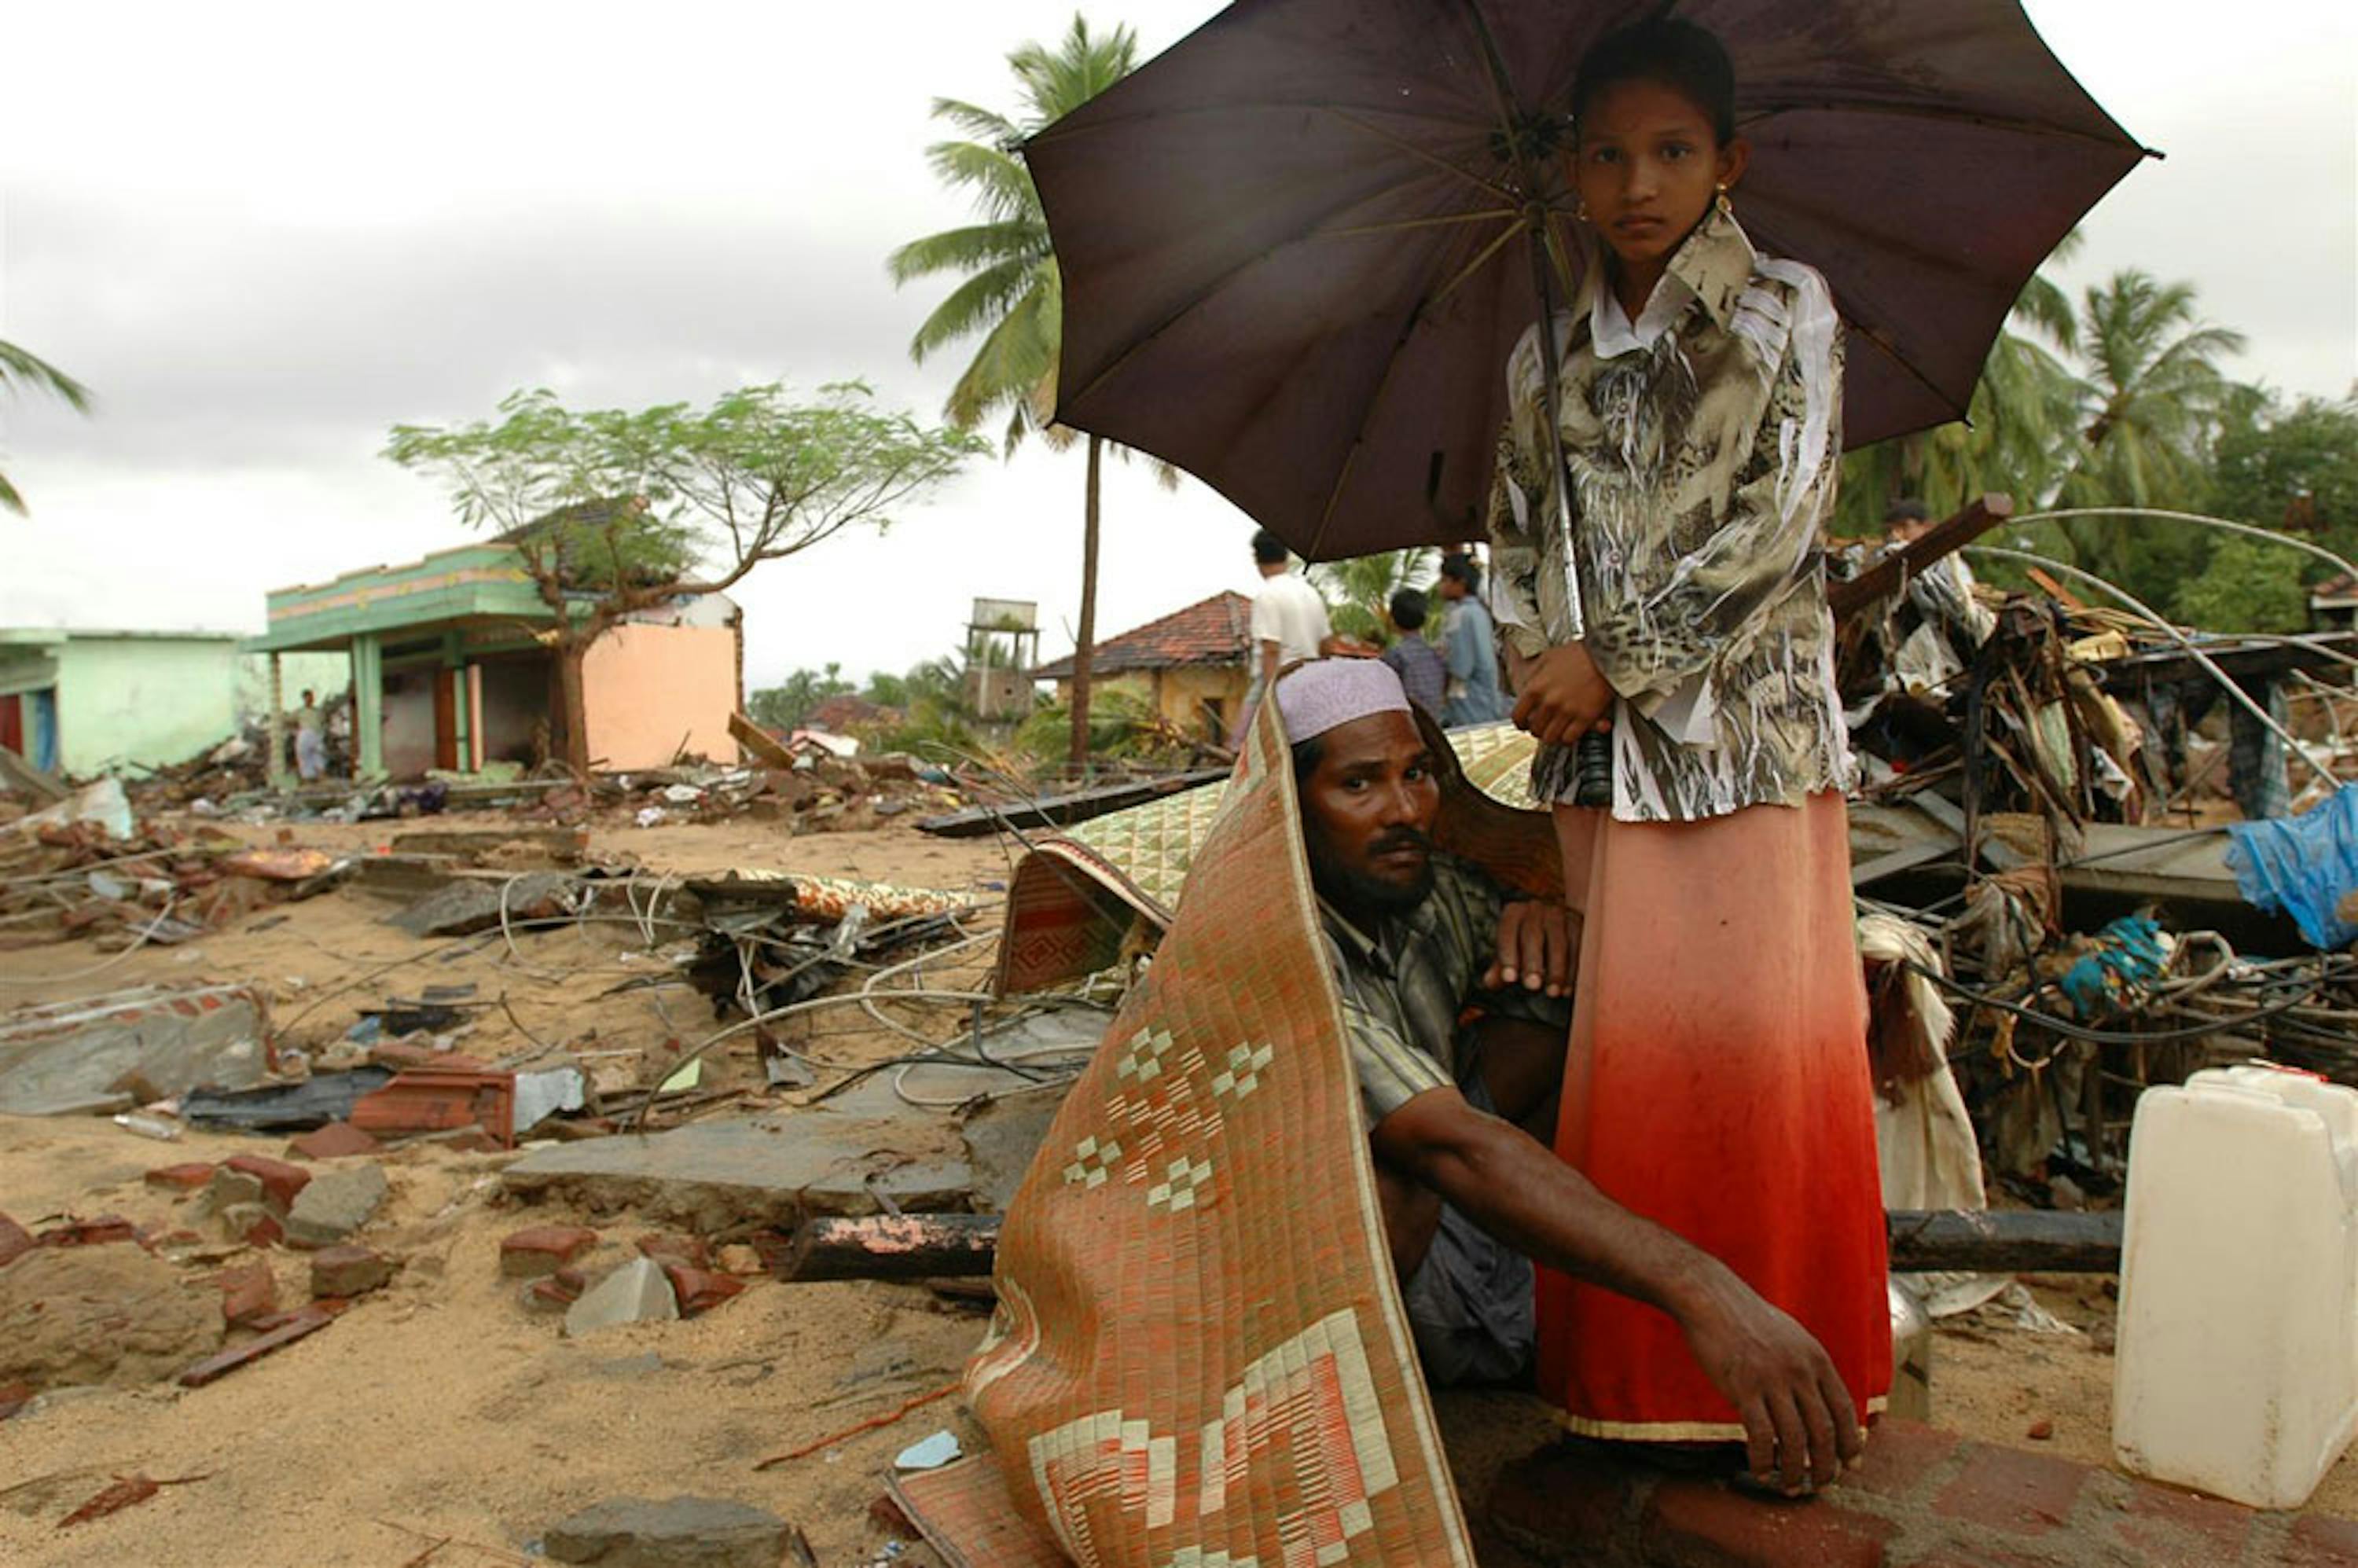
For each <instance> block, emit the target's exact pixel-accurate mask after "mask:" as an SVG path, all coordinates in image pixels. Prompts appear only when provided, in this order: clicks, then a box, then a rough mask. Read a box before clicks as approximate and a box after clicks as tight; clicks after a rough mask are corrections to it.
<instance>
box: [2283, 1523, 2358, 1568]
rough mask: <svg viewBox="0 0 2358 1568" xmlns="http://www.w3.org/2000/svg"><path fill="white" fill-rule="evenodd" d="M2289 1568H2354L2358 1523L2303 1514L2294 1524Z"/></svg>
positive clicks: (2357, 1546) (2357, 1557) (2289, 1544)
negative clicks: (2351, 1566)
mask: <svg viewBox="0 0 2358 1568" xmlns="http://www.w3.org/2000/svg"><path fill="white" fill-rule="evenodd" d="M2287 1544H2288V1547H2289V1548H2290V1550H2289V1551H2288V1552H2287V1553H2286V1555H2285V1563H2286V1564H2287V1568H2350V1564H2352V1563H2358V1524H2353V1523H2352V1522H2351V1521H2350V1520H2348V1519H2329V1518H2327V1517H2326V1516H2325V1515H2323V1514H2303V1515H2302V1516H2301V1517H2300V1518H2299V1519H2295V1520H2294V1521H2293V1526H2292V1539H2291V1541H2288V1543H2287Z"/></svg>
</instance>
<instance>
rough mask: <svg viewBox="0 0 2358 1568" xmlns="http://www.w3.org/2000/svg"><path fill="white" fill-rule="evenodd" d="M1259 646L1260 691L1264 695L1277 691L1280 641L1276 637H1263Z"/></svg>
mask: <svg viewBox="0 0 2358 1568" xmlns="http://www.w3.org/2000/svg"><path fill="white" fill-rule="evenodd" d="M1258 645H1259V647H1260V689H1261V690H1262V691H1263V692H1264V693H1268V692H1274V691H1276V690H1277V660H1278V641H1277V639H1276V638H1274V637H1263V638H1262V639H1261V640H1260V643H1259V644H1258Z"/></svg>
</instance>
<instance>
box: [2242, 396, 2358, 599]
mask: <svg viewBox="0 0 2358 1568" xmlns="http://www.w3.org/2000/svg"><path fill="white" fill-rule="evenodd" d="M2212 507H2213V509H2214V510H2216V511H2217V512H2218V513H2219V514H2221V515H2222V516H2225V517H2233V518H2235V519H2237V520H2238V521H2240V522H2244V523H2255V524H2259V525H2260V526H2261V527H2263V528H2281V529H2283V530H2285V531H2286V532H2288V533H2296V534H2301V535H2307V536H2309V537H2311V538H2314V539H2315V540H2316V541H2317V542H2318V543H2320V544H2321V545H2323V546H2325V547H2326V548H2328V549H2330V550H2333V551H2336V552H2337V553H2339V554H2341V555H2344V556H2348V555H2351V554H2352V553H2353V550H2358V400H2354V399H2343V400H2341V401H2338V402H2337V401H2332V400H2329V399H2326V398H2322V397H2304V398H2302V399H2301V400H2300V401H2299V403H2297V404H2295V405H2293V406H2291V407H2290V408H2286V407H2284V406H2282V405H2281V404H2279V403H2278V402H2277V400H2276V399H2274V398H2272V397H2269V396H2268V395H2266V394H2265V393H2261V394H2256V395H2253V396H2250V397H2246V398H2242V399H2238V400H2236V401H2235V402H2234V403H2233V404H2231V405H2230V406H2229V409H2228V413H2227V417H2226V418H2225V420H2224V421H2223V424H2222V426H2221V428H2220V431H2219V438H2218V443H2217V448H2216V450H2215V453H2214V455H2213V460H2212ZM2316 569H2317V570H2320V571H2321V570H2323V569H2324V568H2323V566H2322V564H2321V563H2320V564H2319V566H2318V567H2317V568H2316Z"/></svg>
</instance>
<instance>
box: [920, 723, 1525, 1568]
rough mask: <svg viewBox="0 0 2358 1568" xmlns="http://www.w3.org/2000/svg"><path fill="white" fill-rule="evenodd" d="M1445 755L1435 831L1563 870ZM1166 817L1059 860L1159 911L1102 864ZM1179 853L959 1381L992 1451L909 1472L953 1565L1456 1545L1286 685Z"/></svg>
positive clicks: (1443, 1556)
mask: <svg viewBox="0 0 2358 1568" xmlns="http://www.w3.org/2000/svg"><path fill="white" fill-rule="evenodd" d="M1442 773H1443V792H1444V793H1443V798H1444V807H1443V816H1442V819H1441V822H1440V823H1439V824H1438V825H1437V827H1436V830H1435V838H1436V840H1437V841H1439V842H1440V843H1441V844H1443V845H1444V847H1446V848H1450V849H1455V850H1456V851H1457V852H1458V853H1461V854H1465V855H1467V856H1468V857H1470V858H1473V859H1475V860H1479V861H1481V862H1483V863H1484V864H1486V865H1487V866H1488V867H1489V869H1490V870H1491V871H1492V872H1493V874H1496V875H1500V876H1502V877H1504V878H1505V879H1506V880H1509V881H1514V882H1516V883H1517V884H1519V885H1522V886H1525V887H1527V888H1528V889H1529V890H1530V891H1532V892H1541V893H1549V892H1555V891H1557V890H1556V888H1555V886H1554V885H1553V884H1554V881H1555V880H1556V879H1559V878H1560V876H1561V871H1560V869H1559V867H1560V862H1559V860H1558V858H1557V855H1556V852H1555V838H1554V834H1553V831H1552V825H1551V824H1550V822H1549V821H1548V819H1547V818H1546V817H1545V816H1541V815H1539V814H1537V813H1532V812H1520V811H1512V810H1509V809H1507V808H1505V807H1503V806H1500V805H1498V803H1497V802H1495V801H1493V800H1491V799H1489V798H1488V797H1487V796H1486V795H1483V794H1481V793H1480V792H1479V791H1477V790H1476V789H1474V788H1472V787H1470V786H1469V785H1468V784H1466V780H1465V778H1464V776H1463V775H1462V774H1461V773H1459V771H1458V769H1457V768H1456V767H1455V766H1454V765H1452V764H1451V762H1449V761H1447V760H1444V762H1443V764H1442ZM1201 793H1205V794H1209V793H1211V792H1208V791H1206V792H1201ZM1156 805H1157V806H1158V807H1169V806H1173V805H1174V803H1171V802H1158V803H1156ZM1192 820H1193V816H1192V812H1189V813H1187V814H1186V815H1184V816H1177V817H1174V818H1166V819H1165V823H1164V826H1165V827H1168V828H1169V829H1170V832H1169V834H1168V836H1167V839H1166V847H1165V849H1164V850H1163V851H1162V852H1164V853H1170V852H1175V851H1176V849H1178V847H1179V846H1178V841H1179V840H1180V839H1181V838H1182V837H1183V835H1184V833H1185V832H1187V831H1188V829H1187V827H1186V824H1187V823H1189V822H1191V821H1192ZM1149 837H1151V836H1150V835H1147V834H1145V833H1143V832H1142V831H1141V829H1140V828H1138V827H1134V826H1127V825H1126V826H1123V827H1117V828H1115V829H1113V830H1112V831H1111V832H1110V833H1101V834H1100V835H1099V836H1098V847H1091V846H1086V845H1084V846H1076V847H1075V848H1074V850H1073V852H1072V853H1071V854H1070V856H1069V858H1067V859H1066V860H1064V861H1063V862H1062V863H1063V864H1064V865H1065V866H1066V867H1068V868H1071V869H1073V870H1074V871H1076V874H1078V869H1079V868H1080V867H1082V866H1083V865H1085V864H1087V863H1090V862H1089V861H1088V860H1087V857H1088V856H1097V857H1098V860H1097V861H1096V863H1097V864H1098V865H1099V866H1100V867H1101V868H1102V869H1103V870H1104V871H1108V872H1110V873H1111V874H1112V875H1113V876H1115V877H1118V878H1120V882H1119V883H1114V882H1106V881H1098V880H1097V879H1096V878H1095V877H1094V876H1092V877H1090V878H1089V879H1087V885H1089V886H1091V887H1094V888H1098V890H1100V891H1101V892H1105V893H1106V895H1107V898H1108V901H1109V904H1110V906H1111V907H1114V908H1119V909H1124V910H1129V911H1130V912H1132V913H1133V914H1146V913H1147V905H1148V904H1149V903H1152V904H1161V903H1163V901H1162V900H1161V899H1160V898H1158V897H1156V896H1155V895H1154V894H1153V893H1152V892H1148V891H1147V888H1148V886H1149V883H1150V881H1151V880H1152V879H1151V878H1142V877H1139V876H1133V875H1132V874H1131V872H1130V871H1124V870H1122V869H1121V868H1120V866H1118V865H1117V864H1116V863H1115V860H1114V856H1115V855H1116V854H1119V853H1125V852H1127V851H1126V850H1125V849H1124V848H1123V846H1125V845H1135V844H1140V843H1143V842H1146V841H1147V840H1148V838H1149ZM1184 852H1185V853H1186V855H1187V858H1188V864H1189V866H1190V868H1191V869H1192V874H1191V876H1190V879H1189V881H1188V882H1187V887H1186V898H1185V902H1184V907H1183V908H1182V909H1180V910H1179V911H1178V912H1177V914H1176V918H1175V919H1174V921H1173V922H1172V925H1171V928H1170V931H1169V933H1168V935H1166V936H1165V937H1164V938H1163V942H1162V945H1161V946H1160V948H1159V949H1158V950H1157V953H1156V956H1155V958H1154V961H1153V962H1152V964H1151V965H1150V966H1149V967H1148V968H1147V970H1146V973H1145V975H1144V978H1143V979H1141V981H1140V982H1139V983H1138V984H1137V985H1136V986H1135V987H1134V988H1132V989H1131V992H1130V998H1129V1000H1128V1001H1127V1002H1125V1004H1124V1005H1123V1008H1122V1011H1121V1012H1120V1014H1119V1015H1118V1016H1117V1017H1116V1019H1115V1021H1114V1023H1113V1026H1112V1028H1111V1029H1110V1030H1109V1033H1108V1034H1107V1036H1106V1039H1105V1042H1104V1044H1102V1045H1100V1046H1099V1047H1098V1053H1097V1055H1096V1058H1095V1059H1094V1060H1093V1061H1092V1063H1091V1064H1090V1065H1089V1067H1088V1068H1087V1071H1086V1072H1085V1073H1084V1074H1083V1076H1081V1078H1080V1079H1079V1081H1078V1082H1077V1083H1076V1085H1075V1086H1074V1087H1073V1089H1072V1091H1071V1093H1070V1094H1069V1095H1068V1096H1067V1098H1065V1104H1064V1108H1063V1109H1062V1110H1061V1111H1060V1112H1059V1114H1058V1116H1057V1118H1056V1120H1055V1125H1054V1126H1053V1127H1052V1128H1051V1129H1050V1131H1049V1133H1048V1137H1047V1140H1046V1141H1045V1142H1044V1144H1043V1146H1042V1149H1041V1152H1040V1154H1039V1156H1038V1158H1037V1159H1036V1160H1035V1161H1034V1162H1033V1166H1032V1169H1031V1172H1030V1173H1029V1174H1028V1175H1027V1176H1026V1178H1025V1180H1024V1182H1023V1184H1022V1188H1021V1189H1020V1190H1019V1191H1018V1193H1017V1195H1016V1197H1015V1199H1014V1201H1013V1203H1012V1204H1011V1206H1009V1210H1008V1216H1007V1221H1006V1226H1005V1228H1004V1230H1003V1231H1002V1233H1001V1239H1000V1247H999V1258H998V1269H997V1274H996V1279H995V1283H996V1285H997V1289H998V1293H999V1298H1000V1303H1001V1304H1000V1307H999V1310H998V1313H997V1314H996V1316H995V1317H994V1318H993V1320H992V1324H991V1327H990V1333H989V1335H988V1336H987V1337H986V1339H985V1341H984V1343H983V1346H982V1347H981V1348H980V1349H979V1350H978V1351H977V1352H976V1354H975V1357H974V1359H973V1360H972V1362H971V1363H970V1364H969V1365H968V1369H967V1377H966V1392H967V1397H968V1403H969V1404H970V1406H971V1407H972V1409H973V1411H974V1413H975V1415H976V1417H977V1419H978V1420H979V1422H981V1424H982V1426H983V1427H984V1429H985V1430H986V1431H987V1432H988V1433H989V1434H990V1443H991V1449H990V1453H988V1454H983V1455H980V1456H978V1457H977V1458H975V1459H972V1460H968V1461H967V1462H965V1463H963V1464H961V1465H955V1466H952V1467H950V1468H949V1469H946V1470H943V1471H937V1472H935V1473H933V1474H930V1475H925V1476H909V1477H905V1478H904V1479H903V1480H902V1481H901V1482H900V1483H899V1487H898V1492H899V1495H900V1497H901V1498H902V1500H903V1506H904V1507H905V1508H906V1509H908V1510H909V1512H910V1514H911V1516H912V1517H913V1518H914V1519H917V1520H918V1521H919V1523H920V1525H921V1526H922V1528H923V1529H924V1530H925V1533H926V1535H927V1537H928V1539H929V1540H931V1541H933V1542H934V1544H935V1545H936V1547H938V1548H939V1549H940V1550H941V1551H942V1552H944V1554H945V1555H946V1557H947V1558H948V1560H949V1561H950V1562H951V1563H955V1564H959V1565H962V1568H1054V1565H1057V1564H1065V1563H1073V1564H1079V1565H1081V1568H1099V1565H1101V1564H1102V1565H1107V1568H1113V1565H1120V1568H1316V1565H1322V1564H1328V1563H1344V1562H1349V1563H1377V1564H1390V1565H1393V1568H1438V1565H1441V1564H1461V1565H1469V1568H1470V1564H1471V1563H1472V1561H1473V1558H1472V1553H1471V1551H1470V1549H1469V1547H1468V1544H1467V1541H1466V1529H1465V1524H1464V1521H1463V1519H1462V1517H1461V1516H1460V1513H1459V1510H1458V1506H1457V1499H1456V1495H1455V1490H1454V1489H1453V1487H1452V1484H1451V1481H1450V1478H1449V1472H1448V1469H1447V1466H1446V1464H1445V1462H1444V1458H1443V1455H1442V1452H1441V1447H1440V1443H1439V1440H1438V1437H1437V1434H1436V1433H1435V1431H1434V1427H1433V1415H1432V1411H1431V1408H1430V1406H1429V1405H1428V1403H1427V1401H1426V1399H1425V1393H1424V1388H1423V1383H1422V1379H1421V1378H1420V1376H1419V1374H1418V1370H1417V1363H1416V1357H1415V1352H1414V1350H1413V1349H1412V1346H1411V1344H1410V1341H1409V1336H1408V1327H1407V1322H1406V1319H1405V1316H1404V1315H1403V1314H1402V1311H1401V1304H1400V1299H1399V1295H1398V1292H1397V1291H1396V1290H1395V1289H1394V1286H1393V1281H1392V1273H1391V1267H1390V1259H1389V1256H1388V1254H1387V1252H1386V1249H1385V1243H1384V1235H1383V1224H1382V1217H1381V1214H1380V1212H1379V1208H1378V1206H1377V1202H1376V1195H1375V1184H1374V1175H1373V1172H1372V1169H1371V1167H1370V1165H1369V1162H1368V1148H1367V1138H1366V1135H1365V1133H1364V1131H1363V1130H1362V1129H1361V1127H1360V1121H1359V1110H1358V1103H1357V1098H1358V1097H1357V1086H1356V1082H1355V1080H1354V1078H1353V1076H1352V1071H1351V1065H1350V1061H1349V1056H1348V1051H1347V1046H1346V1045H1345V1044H1344V1035H1343V1029H1342V1021H1341V1017H1340V1014H1339V1011H1338V1004H1337V1001H1336V996H1335V992H1334V988H1333V982H1332V979H1331V977H1330V975H1329V973H1328V970H1327V968H1326V964H1325V956H1324V950H1323V948H1322V947H1321V946H1320V944H1319V939H1318V934H1317V927H1316V916H1315V914H1314V909H1315V905H1314V900H1313V897H1312V893H1311V890H1310V883H1309V877H1308V873H1307V871H1306V870H1305V867H1304V864H1303V854H1302V840H1301V827H1300V821H1299V816H1298V808H1297V806H1296V803H1295V799H1294V794H1293V773H1292V769H1291V765H1290V759H1289V756H1288V753H1287V751H1286V748H1285V743H1284V739H1283V737H1282V734H1281V733H1280V730H1279V728H1278V723H1277V719H1276V716H1275V713H1274V709H1273V708H1271V709H1269V710H1266V711H1265V713H1264V717H1263V719H1262V720H1261V721H1260V723H1259V724H1257V726H1256V727H1255V730H1254V731H1253V734H1252V735H1251V737H1250V739H1249V742H1248V744H1247V748H1246V753H1245V756H1244V757H1243V759H1242V760H1241V761H1240V762H1239V763H1238V772H1237V773H1236V774H1235V776H1234V777H1233V778H1232V779H1231V780H1230V781H1229V783H1228V785H1227V787H1226V799H1225V805H1224V806H1222V807H1221V809H1220V810H1219V811H1218V813H1217V818H1216V820H1214V821H1212V822H1211V823H1210V824H1209V826H1208V830H1207V831H1206V832H1205V833H1203V834H1202V835H1201V836H1200V837H1197V838H1195V839H1193V841H1192V842H1188V843H1186V844H1185V847H1184ZM1043 853H1044V854H1045V853H1047V851H1045V850H1044V851H1043ZM1139 869H1141V870H1147V871H1152V868H1139Z"/></svg>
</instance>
